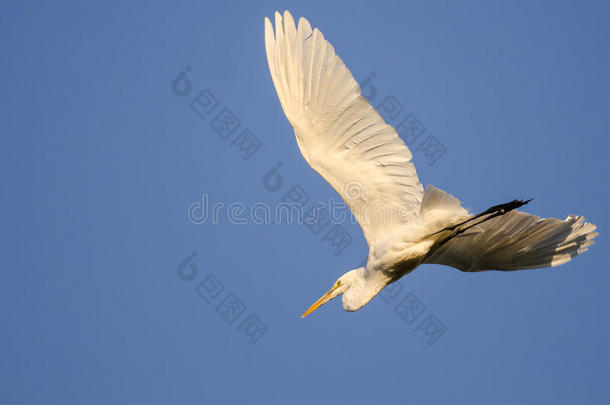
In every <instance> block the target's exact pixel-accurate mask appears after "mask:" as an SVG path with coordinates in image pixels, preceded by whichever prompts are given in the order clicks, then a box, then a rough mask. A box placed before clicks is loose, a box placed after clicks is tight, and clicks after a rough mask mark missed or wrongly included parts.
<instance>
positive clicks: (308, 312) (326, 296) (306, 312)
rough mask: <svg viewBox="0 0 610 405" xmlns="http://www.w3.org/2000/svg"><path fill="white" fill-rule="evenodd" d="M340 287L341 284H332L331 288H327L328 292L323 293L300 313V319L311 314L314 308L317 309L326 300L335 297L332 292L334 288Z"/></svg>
mask: <svg viewBox="0 0 610 405" xmlns="http://www.w3.org/2000/svg"><path fill="white" fill-rule="evenodd" d="M339 287H341V284H335V285H334V286H333V288H331V289H330V290H328V292H327V293H326V294H324V295H323V296H322V297H321V298H320V299H319V300H317V301H316V302H314V303H313V305H312V306H310V307H309V308H308V309H307V311H305V313H303V315H301V319H302V318H305V317H306V316H307V315H309V314H311V313H312V312H313V311H315V310H316V309H318V308H319V307H321V306H322V305H324V304H326V303H327V302H328V301H330V300H331V299H333V298H335V296H334V295H333V293H334V292H335V290H336V289H337V288H339Z"/></svg>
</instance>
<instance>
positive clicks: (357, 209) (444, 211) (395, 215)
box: [265, 11, 597, 317]
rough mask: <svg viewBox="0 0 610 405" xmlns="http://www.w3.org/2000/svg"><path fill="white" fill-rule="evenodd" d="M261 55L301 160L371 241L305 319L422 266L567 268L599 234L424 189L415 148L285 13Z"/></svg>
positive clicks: (574, 223) (360, 302) (361, 299)
mask: <svg viewBox="0 0 610 405" xmlns="http://www.w3.org/2000/svg"><path fill="white" fill-rule="evenodd" d="M265 49H266V52H267V60H268V63H269V71H270V72H271V78H272V80H273V84H274V86H275V89H276V91H277V94H278V97H279V100H280V104H281V105H282V109H283V110H284V113H285V114H286V117H287V118H288V121H289V122H290V124H291V125H292V127H293V128H294V133H295V135H296V139H297V143H298V145H299V148H300V150H301V153H302V154H303V157H304V158H305V160H306V161H307V163H308V164H309V165H310V166H311V167H312V168H313V169H314V170H315V171H317V172H318V173H319V174H320V175H321V176H322V177H324V179H326V181H328V183H330V185H331V186H332V187H333V188H334V189H335V190H336V191H337V192H338V193H339V195H341V197H342V198H343V200H344V201H345V202H346V204H347V205H348V207H349V208H350V210H351V211H352V213H353V214H354V216H355V218H356V219H357V221H358V223H359V224H360V226H361V228H362V231H363V233H364V236H365V238H366V241H367V243H368V244H369V248H370V251H369V257H368V260H367V263H366V267H360V268H358V269H355V270H352V271H349V272H347V273H345V274H344V275H343V276H341V277H340V278H339V279H338V280H337V281H336V282H335V283H334V284H333V286H332V287H331V289H330V290H329V291H328V292H327V293H326V294H324V295H323V296H322V298H320V299H319V300H318V301H316V302H315V303H314V304H313V305H312V306H311V307H310V308H309V309H308V310H307V311H306V312H305V313H304V314H303V317H305V316H307V315H308V314H309V313H310V312H312V311H314V310H315V309H316V308H318V307H319V306H321V305H323V304H324V303H326V302H328V301H330V300H331V299H333V298H335V297H337V296H339V295H340V294H343V307H344V309H345V310H347V311H355V310H358V309H360V308H361V307H362V306H364V305H365V304H366V303H368V302H369V301H370V300H371V299H372V298H373V297H374V296H375V295H377V294H378V293H379V291H381V290H382V289H383V288H384V287H385V286H386V285H388V284H390V283H392V282H394V281H396V280H398V279H399V278H400V277H402V276H404V275H405V274H407V273H409V272H411V271H413V270H414V269H415V268H416V267H417V266H418V265H420V264H423V263H437V264H444V265H447V266H452V267H456V268H458V269H460V270H463V271H481V270H519V269H531V268H539V267H547V266H556V265H558V264H562V263H565V262H567V261H569V260H570V259H572V258H573V257H574V256H576V255H578V254H580V253H582V252H584V251H585V250H586V249H587V247H588V246H589V245H590V244H591V243H593V242H592V240H591V239H592V238H593V237H594V236H595V235H597V233H595V232H594V231H595V226H594V225H593V224H590V223H585V222H584V218H583V217H578V216H569V217H568V218H567V219H566V220H564V221H561V220H558V219H554V218H545V219H540V218H539V217H537V216H533V215H530V214H526V213H523V212H519V211H516V210H515V209H516V208H519V207H520V206H522V205H524V204H527V203H528V202H529V201H518V200H514V201H512V202H510V203H507V204H501V205H498V206H495V207H492V208H490V209H488V210H486V211H484V212H482V213H480V214H478V215H471V214H470V213H468V211H467V210H465V209H464V208H463V207H462V206H461V203H460V202H459V200H457V199H456V198H455V197H453V196H451V195H450V194H448V193H445V192H444V191H442V190H439V189H437V188H434V187H432V186H428V187H426V190H425V191H424V190H423V188H422V185H421V183H420V182H419V179H418V177H417V173H416V171H415V166H414V165H413V163H412V162H411V158H412V155H411V152H410V151H409V149H408V148H407V146H406V145H405V144H404V142H403V141H402V140H401V139H400V137H399V136H398V134H397V132H396V130H395V129H394V128H393V127H392V126H391V125H389V124H387V123H386V122H385V120H384V119H383V118H382V117H381V116H380V115H379V113H378V112H377V111H376V110H375V109H374V108H373V107H372V106H371V105H370V103H369V102H368V100H367V99H366V98H364V97H363V96H362V94H361V92H360V86H359V85H358V83H357V82H356V81H355V80H354V78H353V76H352V74H351V73H350V71H349V70H348V69H347V67H345V64H344V63H343V61H342V60H341V58H339V56H337V55H336V54H335V50H334V48H333V46H332V45H331V44H330V43H329V42H328V41H326V39H324V35H322V33H321V32H320V31H319V30H318V29H317V28H314V29H313V30H312V28H311V26H310V24H309V22H308V21H307V20H306V19H305V18H301V19H300V20H299V23H298V26H297V25H296V24H295V22H294V20H293V18H292V16H291V15H290V13H289V12H288V11H285V12H284V15H283V16H282V15H281V14H280V13H278V12H276V13H275V32H274V27H273V25H272V24H271V21H269V19H268V18H265Z"/></svg>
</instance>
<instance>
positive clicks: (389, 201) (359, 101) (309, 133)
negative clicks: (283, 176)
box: [265, 11, 422, 245]
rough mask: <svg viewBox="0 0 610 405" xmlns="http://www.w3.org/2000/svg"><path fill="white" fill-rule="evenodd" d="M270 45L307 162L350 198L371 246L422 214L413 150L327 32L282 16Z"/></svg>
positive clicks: (277, 81)
mask: <svg viewBox="0 0 610 405" xmlns="http://www.w3.org/2000/svg"><path fill="white" fill-rule="evenodd" d="M265 47H266V51H267V59H268V62H269V70H270V71H271V77H272V79H273V84H274V85H275V89H276V91H277V94H278V97H279V99H280V103H281V105H282V108H283V109H284V113H285V114H286V117H287V118H288V121H290V124H292V126H293V128H294V132H295V134H296V138H297V143H298V144H299V148H300V150H301V153H302V154H303V157H304V158H305V160H306V161H307V163H309V165H310V166H311V167H312V168H313V169H314V170H315V171H317V172H318V173H319V174H320V175H321V176H322V177H324V178H325V179H326V181H328V182H329V183H330V185H331V186H332V187H333V188H334V189H335V190H336V191H337V192H338V193H339V195H341V197H342V198H343V200H345V202H346V204H347V205H348V206H349V208H350V210H351V211H352V213H353V214H354V216H355V217H356V219H357V220H358V222H359V223H360V226H361V227H362V230H363V232H364V236H365V238H366V239H367V241H368V243H369V245H372V244H374V243H375V241H376V240H379V239H382V238H383V237H384V236H386V235H389V233H391V232H392V231H394V230H395V229H396V226H398V225H401V224H404V223H405V222H406V221H408V220H409V219H410V218H411V217H412V216H414V215H417V214H418V212H419V206H420V203H421V198H422V186H421V184H420V182H419V179H418V178H417V173H416V172H415V167H414V166H413V163H412V162H411V157H412V155H411V152H410V151H409V149H408V148H407V147H406V146H405V144H404V142H403V141H402V140H401V139H400V138H399V137H398V134H397V133H396V130H395V129H394V128H393V127H392V126H390V125H388V124H387V123H386V122H385V121H384V120H383V118H382V117H381V116H380V115H379V113H378V112H377V111H376V110H375V109H374V108H373V107H372V106H371V105H370V104H369V102H368V101H367V100H366V99H365V98H364V97H363V96H362V95H361V93H360V86H358V83H357V82H356V81H355V80H354V78H353V77H352V74H351V73H350V71H349V70H348V69H347V68H346V67H345V65H344V64H343V61H342V60H341V58H339V56H337V55H336V54H335V50H334V48H333V46H332V45H331V44H330V43H329V42H328V41H326V40H325V39H324V36H323V35H322V33H321V32H320V31H318V29H317V28H316V29H314V30H313V31H312V29H311V26H310V25H309V22H308V21H307V20H306V19H305V18H301V19H300V20H299V25H298V28H297V27H296V26H295V23H294V20H293V19H292V16H291V15H290V13H289V12H288V11H286V12H284V17H283V18H282V16H281V15H280V14H279V13H278V12H276V13H275V35H274V32H273V27H272V25H271V22H270V21H269V19H268V18H265Z"/></svg>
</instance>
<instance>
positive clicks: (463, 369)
mask: <svg viewBox="0 0 610 405" xmlns="http://www.w3.org/2000/svg"><path fill="white" fill-rule="evenodd" d="M429 3H430V2H423V1H422V2H413V1H409V2H385V1H375V2H364V1H360V2H342V3H340V2H330V1H320V2H281V1H274V2H269V1H262V2H243V3H241V4H238V3H235V2H221V1H216V2H208V1H192V2H171V3H170V2H167V3H165V4H160V3H150V2H141V3H136V2H128V4H126V2H118V1H115V2H99V3H96V4H95V3H92V4H84V3H83V2H59V3H53V2H40V3H26V2H17V1H5V2H2V5H1V6H0V49H2V58H0V77H1V79H0V83H1V87H0V89H1V94H2V97H1V101H0V103H1V108H0V133H1V134H2V135H1V136H2V146H1V148H0V181H1V184H2V192H1V194H0V208H1V213H2V227H1V229H2V231H1V232H0V238H1V240H0V242H1V244H0V246H2V248H1V249H2V282H1V283H0V308H2V309H1V310H0V324H1V325H2V334H1V337H0V339H1V350H2V352H1V357H2V361H1V362H0V381H1V383H0V386H1V389H0V402H2V403H4V404H39V403H44V404H111V403H112V404H119V403H123V404H135V403H138V404H169V403H172V404H255V403H261V404H262V403H265V404H312V403H319V404H328V403H336V404H346V403H352V404H371V403H384V404H405V403H413V404H437V403H459V404H490V403H493V404H516V403H519V404H541V403H553V404H560V403H561V404H564V403H565V404H573V403H587V404H606V403H609V401H610V395H608V389H609V388H608V382H607V379H608V375H609V372H610V366H609V360H610V359H609V349H608V348H609V345H608V341H609V339H610V329H609V328H608V325H607V320H608V318H607V314H606V310H607V307H608V300H607V291H608V285H609V284H610V269H609V268H608V260H607V252H608V248H607V246H606V240H607V239H606V237H605V231H606V230H607V229H609V228H610V227H609V225H610V224H609V219H610V217H609V215H608V198H609V197H610V196H609V193H608V173H609V168H610V163H609V159H608V147H609V146H610V142H609V141H608V134H609V133H610V131H609V130H610V118H609V114H608V107H609V105H610V104H609V97H610V96H609V94H610V80H609V78H608V72H610V57H609V48H608V39H609V37H610V35H609V34H610V29H609V25H608V20H609V14H610V13H609V11H610V10H609V8H608V6H607V3H605V2H576V1H574V2H551V1H549V2H545V3H539V2H529V1H527V2H525V1H523V2H510V3H507V2H503V3H502V4H500V2H495V3H494V4H490V2H486V1H481V2H468V3H465V2H460V4H459V5H458V4H457V3H456V2H434V3H435V4H429ZM276 9H280V10H283V9H289V10H291V11H292V13H293V15H295V17H298V16H301V15H304V16H306V17H307V18H308V19H309V20H310V21H311V22H312V25H313V26H317V27H319V28H320V29H321V30H322V32H323V33H324V34H325V35H326V37H327V38H328V39H330V41H331V42H332V43H333V44H334V46H335V48H336V49H337V52H338V53H339V54H340V55H341V56H342V58H343V59H344V61H345V63H346V64H347V66H348V67H349V68H350V69H351V71H352V72H353V74H354V76H355V77H356V78H357V79H358V80H359V81H361V80H362V79H364V78H365V77H367V76H368V75H370V74H371V73H372V72H375V74H376V76H375V78H374V81H373V84H374V85H375V86H376V88H377V90H378V94H377V98H376V100H374V104H377V103H378V102H380V101H382V99H383V97H385V96H386V95H389V94H394V95H395V96H396V98H397V99H398V100H399V101H400V102H401V103H402V104H403V105H404V107H405V113H406V112H409V113H413V114H415V115H416V116H417V117H418V119H419V120H420V121H421V122H422V123H423V124H424V125H425V126H426V128H427V133H430V134H434V135H435V136H437V138H438V139H439V140H440V141H442V143H443V144H444V145H445V146H446V147H447V152H446V154H445V155H444V156H443V157H442V158H441V159H440V160H439V161H438V162H437V163H436V164H435V165H433V166H428V165H427V164H426V159H425V156H422V155H421V154H417V153H415V159H414V160H415V163H416V165H417V167H418V173H419V176H420V178H421V181H422V183H424V184H430V183H432V184H434V185H436V186H438V187H440V188H442V189H445V190H447V191H449V192H451V193H453V194H455V195H456V196H457V197H459V198H460V199H461V200H462V201H464V203H465V204H466V206H467V207H469V208H471V209H472V210H475V211H476V210H482V209H485V208H487V207H488V206H489V205H492V204H496V203H500V202H504V201H508V200H511V199H513V198H521V197H530V196H533V197H535V200H534V202H533V203H532V204H531V205H530V206H528V210H529V211H531V212H533V213H535V214H539V215H543V216H554V217H559V218H564V217H565V216H567V215H568V214H583V215H586V216H587V218H588V219H589V220H590V221H592V222H594V223H596V224H597V225H598V227H599V228H600V231H601V235H600V236H599V237H598V238H597V244H595V245H594V246H593V247H592V248H591V249H590V251H589V252H587V253H586V254H584V255H583V256H581V257H578V258H577V259H576V260H574V261H573V262H571V263H569V264H567V265H564V266H562V267H560V268H555V269H553V270H548V269H544V270H536V271H524V272H513V273H499V272H487V273H479V274H465V273H461V272H459V271H457V270H453V269H449V268H443V267H441V266H423V267H421V268H420V269H418V270H417V271H416V272H414V273H412V274H411V275H409V276H408V277H407V278H405V279H403V280H402V281H401V283H402V285H403V286H404V293H403V295H404V294H406V293H407V292H409V291H410V292H413V293H414V294H415V295H416V296H417V297H418V298H419V299H420V300H421V301H422V303H423V304H425V306H426V314H428V313H430V314H434V315H435V316H437V317H438V319H439V320H441V321H442V322H443V323H444V324H445V326H446V327H447V332H446V333H445V334H444V335H443V336H441V338H440V339H439V340H438V341H437V342H436V343H435V344H433V345H428V344H427V342H426V337H425V336H424V335H423V334H422V333H421V331H419V332H418V331H415V324H414V325H408V324H407V323H405V322H404V321H403V320H402V319H401V318H400V317H399V316H398V315H397V314H396V312H395V311H394V309H393V308H394V306H395V305H394V304H387V303H385V302H384V301H383V300H382V299H380V298H377V299H375V300H373V301H372V302H371V303H370V304H369V305H367V306H366V307H365V308H364V309H363V310H361V311H359V312H356V313H345V312H344V311H343V310H342V309H341V303H340V301H339V300H336V301H335V302H332V303H330V304H328V305H327V306H325V307H324V308H323V309H321V310H319V311H317V312H316V313H314V314H313V315H311V316H310V317H308V318H306V319H304V320H302V319H300V318H299V315H300V314H301V313H302V312H303V311H304V310H305V309H306V308H307V307H308V306H309V305H310V304H311V303H312V302H313V301H314V300H315V299H317V298H318V297H319V296H320V295H321V294H322V293H323V292H324V291H326V289H327V288H329V287H330V285H331V283H332V282H333V281H334V280H335V279H336V278H337V277H338V276H339V275H341V274H342V273H343V272H344V271H346V270H349V269H352V268H355V267H357V266H358V265H359V263H360V262H361V260H362V258H363V257H364V256H365V254H366V245H365V242H364V238H363V237H362V234H361V232H360V229H359V228H358V226H357V225H353V224H349V223H347V224H345V229H346V230H347V231H348V232H349V233H350V234H351V235H352V237H353V239H354V241H353V243H351V245H349V246H348V247H347V248H346V249H345V251H344V252H343V253H342V254H340V255H338V256H336V255H334V254H333V253H332V249H331V247H330V246H329V245H328V244H326V243H324V242H322V241H321V237H320V236H314V235H313V234H312V233H311V232H310V231H309V230H308V229H307V227H305V226H303V225H297V224H295V225H264V226H263V225H247V226H237V225H232V224H229V223H228V222H227V221H226V220H223V221H221V223H220V224H218V225H211V224H202V225H195V224H193V223H191V222H189V220H188V218H187V215H186V213H187V207H188V206H189V204H191V203H192V202H194V201H198V200H199V199H200V198H201V195H202V194H203V193H208V194H209V196H210V198H211V199H212V200H213V201H224V202H226V203H227V204H228V203H231V202H233V201H243V202H244V203H246V204H252V203H253V202H256V201H266V202H268V203H270V204H275V203H277V202H278V201H279V200H280V199H281V195H282V194H283V193H284V192H285V191H287V189H288V187H289V186H292V185H295V184H300V185H301V186H302V187H303V188H304V189H305V190H307V192H308V193H309V194H310V196H311V198H312V201H313V200H326V199H328V198H329V197H331V196H334V195H335V193H334V191H333V190H332V189H331V188H330V186H328V185H327V184H326V183H325V182H324V181H323V180H322V179H321V178H319V177H318V176H317V175H316V174H315V173H314V172H313V171H312V170H310V169H309V168H308V166H307V165H306V163H305V162H304V160H303V159H302V157H301V156H300V154H299V151H298V149H297V146H296V142H295V140H294V136H293V134H292V130H291V128H290V126H289V124H288V122H287V121H286V119H285V117H284V116H283V113H282V111H281V108H280V105H279V103H278V100H277V97H276V94H275V90H274V88H273V85H272V82H271V80H270V76H269V73H268V69H267V65H266V64H267V62H266V57H265V52H264V41H263V18H264V17H265V16H271V15H272V13H273V12H274V10H276ZM186 66H190V67H191V71H190V73H189V79H190V80H191V82H192V87H193V90H192V93H191V94H190V95H189V96H186V97H178V96H176V95H175V94H174V93H173V92H172V90H171V82H172V80H173V79H174V78H175V77H176V76H177V75H178V74H179V73H180V72H181V71H182V70H183V69H185V67H186ZM205 88H208V89H210V91H211V92H212V93H213V94H214V95H215V96H216V97H217V98H218V99H219V101H220V103H221V106H223V107H228V108H230V109H231V111H232V112H233V113H234V114H235V115H236V116H237V117H238V118H239V119H240V121H241V123H242V127H241V128H249V129H250V130H251V131H252V132H253V133H254V134H255V135H256V136H257V137H258V138H259V139H260V140H261V141H262V142H263V146H262V148H261V149H260V150H259V151H258V152H257V153H256V154H255V155H254V156H252V158H250V159H249V160H243V159H242V158H241V156H240V153H239V151H238V150H237V149H236V148H235V147H234V146H231V145H230V142H231V141H230V140H229V141H225V140H223V139H222V138H220V137H219V136H218V135H217V134H216V133H215V132H214V131H213V130H212V128H211V127H210V121H211V119H212V118H213V117H208V118H206V119H202V118H200V117H199V116H198V115H197V114H196V113H195V112H193V110H192V109H191V108H190V107H189V102H190V100H191V99H192V98H193V97H194V96H195V95H196V93H197V92H198V91H200V90H202V89H205ZM241 128H240V129H241ZM278 161H281V162H282V164H283V165H282V172H281V173H282V176H283V179H284V181H285V185H284V189H283V190H281V191H278V192H276V193H273V192H270V191H268V190H266V189H265V188H264V187H263V186H262V177H263V175H264V174H265V173H266V172H267V171H268V170H269V169H270V168H271V167H272V166H273V165H274V164H276V163H277V162H278ZM194 250H195V251H197V256H196V257H195V259H194V262H193V263H194V264H195V265H196V266H197V268H198V269H199V273H198V276H197V279H196V280H194V281H191V282H186V281H183V280H181V279H180V278H179V277H178V276H177V267H178V264H179V263H180V262H181V261H182V260H184V259H185V257H187V256H188V255H189V254H190V253H191V252H192V251H194ZM210 273H213V274H215V275H216V276H217V277H218V279H219V280H221V281H222V282H223V284H224V285H225V287H226V291H225V292H227V293H228V292H232V293H234V294H235V295H236V296H237V297H239V299H240V300H241V301H242V302H243V303H244V304H245V305H246V306H247V311H246V312H245V313H244V315H242V319H243V317H245V316H246V315H247V314H250V313H255V314H256V315H257V316H258V317H259V319H260V320H262V321H263V322H264V323H265V325H266V326H267V327H268V331H267V333H266V334H265V335H263V336H262V337H261V338H260V339H259V341H258V342H257V343H256V344H254V345H249V344H248V338H247V336H246V335H245V334H244V333H241V332H238V331H236V327H237V324H238V323H239V321H237V322H236V323H235V324H233V325H228V324H227V323H226V322H225V321H224V320H223V318H222V317H221V316H220V315H219V314H218V313H217V312H216V304H217V303H214V304H208V303H206V302H205V301H204V300H203V299H202V298H201V297H200V296H199V295H197V294H196V292H195V289H196V287H197V285H198V284H199V283H200V282H201V281H202V280H203V278H204V277H205V275H206V274H210ZM240 321H241V319H240Z"/></svg>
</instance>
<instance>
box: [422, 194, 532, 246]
mask: <svg viewBox="0 0 610 405" xmlns="http://www.w3.org/2000/svg"><path fill="white" fill-rule="evenodd" d="M532 200H533V198H530V199H529V200H525V201H523V200H512V201H511V202H507V203H505V204H499V205H494V206H493V207H490V208H488V209H486V210H485V211H483V212H481V213H479V214H477V215H475V216H473V217H470V218H468V219H467V220H466V221H462V222H460V223H458V224H455V225H451V226H448V227H446V228H443V229H441V230H440V231H436V232H434V233H431V234H429V235H427V236H426V238H428V237H430V236H434V235H436V234H438V233H441V232H445V231H454V230H455V229H457V228H458V227H460V226H462V225H465V224H467V223H468V222H471V221H474V220H475V219H477V218H481V217H482V216H484V215H489V214H491V215H490V216H489V217H487V218H485V219H484V220H483V221H480V222H477V223H475V224H472V225H470V226H467V227H465V228H464V229H459V230H458V232H457V233H453V234H452V235H451V236H450V238H452V237H454V236H456V235H459V234H460V233H462V232H464V231H466V230H467V229H470V228H472V227H473V226H475V225H478V224H480V223H483V222H485V221H487V220H490V219H492V218H495V217H497V216H500V215H504V214H506V213H507V212H509V211H512V210H514V209H516V208H519V207H521V206H523V205H525V204H527V203H529V202H530V201H532Z"/></svg>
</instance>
